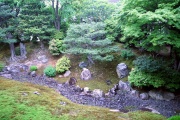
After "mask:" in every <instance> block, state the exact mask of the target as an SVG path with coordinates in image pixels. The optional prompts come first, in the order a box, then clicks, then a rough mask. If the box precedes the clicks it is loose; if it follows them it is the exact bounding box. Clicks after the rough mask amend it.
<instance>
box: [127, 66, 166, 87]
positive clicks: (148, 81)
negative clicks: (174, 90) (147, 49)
mask: <svg viewBox="0 0 180 120" xmlns="http://www.w3.org/2000/svg"><path fill="white" fill-rule="evenodd" d="M128 80H129V82H130V83H131V84H132V85H134V86H137V87H146V86H153V87H155V88H158V87H162V86H164V85H165V81H164V80H163V78H161V76H159V75H157V74H152V73H151V74H150V73H146V72H143V71H138V70H136V69H135V70H133V71H131V72H130V75H129V76H128Z"/></svg>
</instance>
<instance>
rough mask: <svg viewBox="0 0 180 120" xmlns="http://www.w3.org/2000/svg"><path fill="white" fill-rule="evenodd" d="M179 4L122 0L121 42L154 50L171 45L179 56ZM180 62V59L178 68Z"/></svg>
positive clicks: (163, 0)
mask: <svg viewBox="0 0 180 120" xmlns="http://www.w3.org/2000/svg"><path fill="white" fill-rule="evenodd" d="M179 4H180V1H179V0H158V1H157V0H151V1H149V0H145V1H142V0H122V1H121V7H120V10H119V15H118V23H119V25H118V27H119V29H121V30H122V35H123V37H122V38H121V42H125V43H126V44H128V45H135V46H136V47H139V48H142V49H144V50H147V51H150V52H152V51H153V52H157V51H159V50H160V49H162V47H165V46H170V47H171V50H172V51H171V53H173V54H174V55H175V57H174V58H175V59H176V58H177V57H178V55H177V54H176V52H178V49H179V48H180V41H179V39H180V34H179V33H180V22H179V21H180V17H179V14H180V9H179ZM178 65H180V63H179V58H178V64H176V65H175V68H177V67H178Z"/></svg>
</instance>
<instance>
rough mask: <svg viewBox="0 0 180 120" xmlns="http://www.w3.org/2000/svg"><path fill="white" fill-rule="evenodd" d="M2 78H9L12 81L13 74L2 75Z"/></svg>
mask: <svg viewBox="0 0 180 120" xmlns="http://www.w3.org/2000/svg"><path fill="white" fill-rule="evenodd" d="M1 76H2V77H5V78H8V79H12V76H11V74H2V75H1Z"/></svg>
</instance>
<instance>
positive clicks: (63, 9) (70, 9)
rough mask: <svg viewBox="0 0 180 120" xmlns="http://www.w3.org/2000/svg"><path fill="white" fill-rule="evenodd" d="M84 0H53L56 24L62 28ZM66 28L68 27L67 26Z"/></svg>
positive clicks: (58, 28) (56, 26)
mask: <svg viewBox="0 0 180 120" xmlns="http://www.w3.org/2000/svg"><path fill="white" fill-rule="evenodd" d="M81 2H82V0H51V4H52V13H53V21H54V26H55V28H56V29H57V30H60V29H61V27H62V26H66V25H67V23H68V22H69V20H71V19H72V17H73V15H74V14H75V13H76V11H78V10H79V6H80V4H81ZM65 29H66V27H65Z"/></svg>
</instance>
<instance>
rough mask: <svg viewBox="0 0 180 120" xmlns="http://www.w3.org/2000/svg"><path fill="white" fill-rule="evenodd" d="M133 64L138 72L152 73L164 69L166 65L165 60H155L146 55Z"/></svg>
mask: <svg viewBox="0 0 180 120" xmlns="http://www.w3.org/2000/svg"><path fill="white" fill-rule="evenodd" d="M133 63H134V65H135V67H136V68H137V69H138V70H140V71H144V72H150V73H151V72H156V71H160V70H161V69H164V64H165V62H164V61H163V60H155V59H153V58H151V57H148V56H145V55H144V56H140V57H138V58H137V59H136V60H134V61H133Z"/></svg>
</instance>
